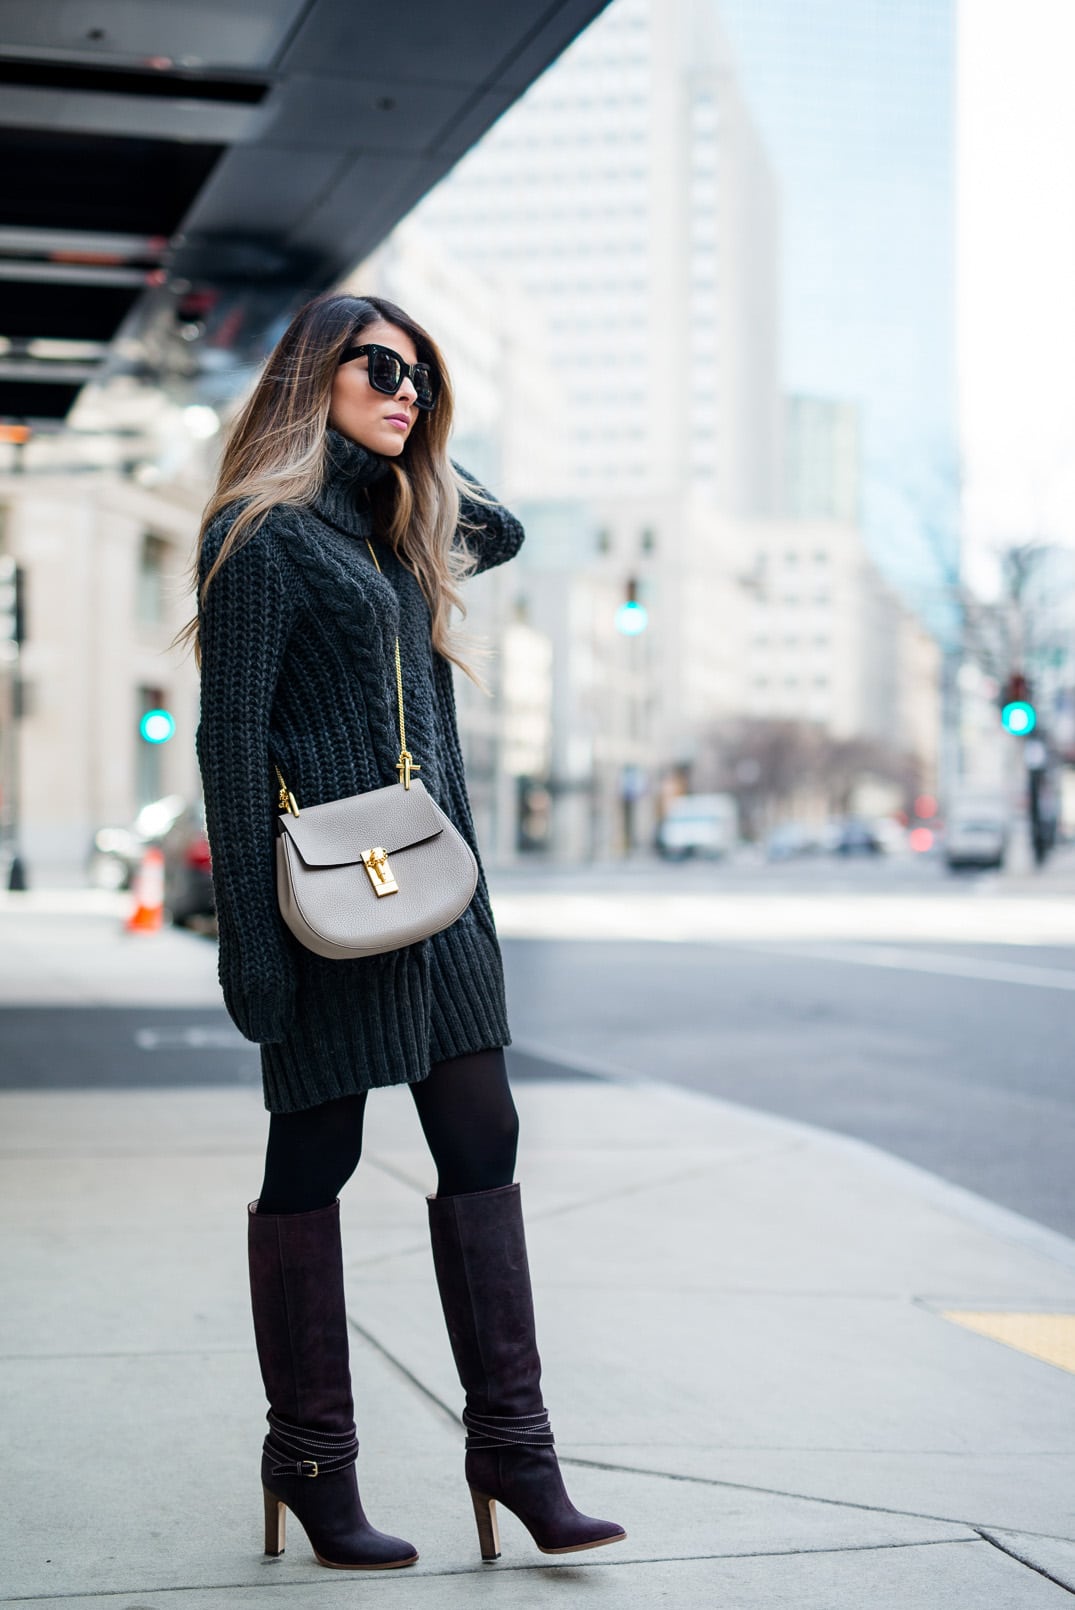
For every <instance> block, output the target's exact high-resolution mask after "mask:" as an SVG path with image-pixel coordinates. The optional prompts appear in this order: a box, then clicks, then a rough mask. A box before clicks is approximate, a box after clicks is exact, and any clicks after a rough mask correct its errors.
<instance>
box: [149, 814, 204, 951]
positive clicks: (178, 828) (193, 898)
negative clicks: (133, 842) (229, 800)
mask: <svg viewBox="0 0 1075 1610" xmlns="http://www.w3.org/2000/svg"><path fill="white" fill-rule="evenodd" d="M161 849H162V850H163V851H164V909H165V911H166V912H167V913H168V915H169V917H170V918H171V920H172V921H173V922H174V923H175V924H176V925H177V927H183V926H185V925H186V924H187V923H189V922H190V921H191V919H192V918H194V917H206V918H208V917H215V916H216V897H215V895H214V892H213V862H212V857H211V855H210V853H209V838H208V835H207V833H206V830H205V805H204V803H203V802H202V801H201V800H199V801H198V803H197V804H196V805H185V806H184V808H183V810H182V811H181V812H180V814H179V815H178V816H177V817H176V819H175V821H174V822H173V823H172V825H171V827H170V828H169V829H168V831H167V833H165V835H164V837H163V838H162V839H161Z"/></svg>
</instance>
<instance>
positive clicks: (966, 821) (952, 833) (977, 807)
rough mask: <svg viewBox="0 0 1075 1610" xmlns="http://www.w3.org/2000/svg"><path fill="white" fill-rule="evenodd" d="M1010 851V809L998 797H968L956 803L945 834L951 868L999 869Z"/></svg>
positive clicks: (945, 857) (948, 862)
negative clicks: (1008, 850) (1007, 851)
mask: <svg viewBox="0 0 1075 1610" xmlns="http://www.w3.org/2000/svg"><path fill="white" fill-rule="evenodd" d="M1007 848H1008V809H1007V806H1006V804H1005V802H1004V800H1003V799H1002V798H1000V796H999V795H995V794H981V795H966V796H962V797H958V798H956V799H955V800H953V802H952V804H951V806H950V807H949V811H948V818H947V822H946V825H945V834H944V859H945V861H946V863H947V864H948V866H950V867H954V868H958V867H972V866H977V867H1000V866H1003V864H1004V855H1005V851H1006V850H1007Z"/></svg>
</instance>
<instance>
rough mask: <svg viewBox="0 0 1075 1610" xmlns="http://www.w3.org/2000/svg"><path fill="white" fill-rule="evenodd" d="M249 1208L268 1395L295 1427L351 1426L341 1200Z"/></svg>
mask: <svg viewBox="0 0 1075 1610" xmlns="http://www.w3.org/2000/svg"><path fill="white" fill-rule="evenodd" d="M256 1209H257V1203H256V1202H253V1203H251V1204H250V1208H249V1211H248V1250H249V1261H250V1298H251V1307H252V1309H253V1315H254V1337H255V1341H256V1343H257V1350H258V1362H259V1363H260V1365H261V1374H262V1380H263V1381H264V1383H265V1395H266V1397H267V1398H268V1400H269V1403H270V1405H271V1408H272V1410H273V1413H274V1414H275V1415H276V1416H277V1417H278V1418H279V1419H281V1420H284V1421H287V1422H289V1423H290V1424H291V1425H295V1426H304V1427H308V1428H310V1429H312V1430H322V1431H328V1432H342V1431H346V1430H347V1429H348V1428H351V1427H353V1425H354V1401H353V1398H352V1395H351V1373H350V1364H349V1348H348V1335H347V1310H346V1306H345V1301H344V1287H343V1251H342V1247H341V1244H340V1204H339V1202H334V1203H333V1204H332V1206H331V1207H327V1208H318V1209H317V1210H316V1211H314V1212H312V1213H258V1212H257V1211H256Z"/></svg>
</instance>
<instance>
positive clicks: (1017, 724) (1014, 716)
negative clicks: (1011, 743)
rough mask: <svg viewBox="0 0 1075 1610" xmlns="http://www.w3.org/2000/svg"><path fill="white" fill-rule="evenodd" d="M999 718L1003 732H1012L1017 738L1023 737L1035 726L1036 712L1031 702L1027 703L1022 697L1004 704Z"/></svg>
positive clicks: (1036, 722)
mask: <svg viewBox="0 0 1075 1610" xmlns="http://www.w3.org/2000/svg"><path fill="white" fill-rule="evenodd" d="M1000 720H1001V725H1002V726H1003V728H1004V730H1005V732H1014V733H1015V735H1016V737H1017V738H1025V737H1026V735H1027V733H1030V732H1033V731H1034V728H1035V727H1036V726H1037V724H1038V713H1037V711H1036V710H1035V709H1034V706H1033V705H1032V704H1027V703H1026V701H1025V700H1024V699H1016V700H1015V701H1014V702H1013V703H1012V704H1006V705H1005V706H1004V708H1003V710H1002V711H1001V712H1000Z"/></svg>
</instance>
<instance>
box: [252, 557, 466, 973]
mask: <svg viewBox="0 0 1075 1610" xmlns="http://www.w3.org/2000/svg"><path fill="white" fill-rule="evenodd" d="M367 546H368V547H369V550H370V553H371V555H372V557H373V562H374V564H375V565H377V569H378V570H380V568H381V567H380V565H379V564H378V563H377V555H376V553H374V551H373V546H372V544H371V543H368V542H367ZM396 693H397V695H398V700H399V760H398V761H397V762H396V770H397V771H398V773H399V782H398V783H389V785H388V787H387V788H373V789H370V790H369V791H368V792H367V793H365V794H352V795H351V796H350V797H349V798H348V799H334V800H330V801H328V802H327V803H326V804H324V805H309V806H307V807H306V808H305V809H304V810H302V811H300V810H299V807H298V804H297V803H296V801H295V796H294V795H293V794H292V793H291V791H290V789H289V788H288V786H287V784H286V783H285V782H284V779H283V776H282V774H281V771H280V768H279V766H277V767H276V775H277V777H278V778H279V781H280V800H279V809H280V815H279V816H278V817H277V822H276V834H277V836H276V892H277V898H278V900H279V902H280V914H281V916H282V917H283V919H284V921H285V923H286V924H287V926H288V928H289V929H290V930H291V932H292V933H293V934H294V935H295V938H296V939H297V940H298V941H299V943H300V944H302V945H305V946H306V948H307V950H312V951H316V953H317V955H319V956H327V957H329V958H331V959H334V960H340V961H346V960H350V959H353V958H355V957H359V956H377V955H380V954H381V953H382V952H384V951H386V950H399V949H401V948H402V947H403V946H404V945H413V944H416V943H417V942H418V940H420V939H428V938H429V936H430V934H436V933H439V932H440V931H441V929H442V928H447V927H449V926H450V925H451V924H452V923H453V922H455V920H456V919H457V918H458V917H460V916H462V914H463V912H464V911H465V910H466V909H467V907H468V906H469V904H470V902H471V900H472V899H473V897H474V890H475V889H476V887H477V884H478V863H477V861H476V860H475V858H474V854H473V851H472V850H471V848H470V845H469V844H468V843H467V841H466V839H465V838H464V837H463V835H462V834H461V833H460V832H459V830H458V829H457V828H456V827H455V826H454V825H453V824H452V823H451V822H450V821H449V820H448V818H447V816H446V815H445V814H444V812H443V811H442V810H441V808H440V806H439V805H438V804H437V802H436V800H434V799H432V798H431V797H430V795H429V794H428V793H427V791H426V789H425V787H424V786H423V784H422V783H421V782H420V781H419V780H418V779H417V778H412V776H411V773H412V772H415V771H420V770H421V767H420V766H417V765H415V763H414V759H413V757H412V756H411V755H410V753H409V752H408V750H407V736H406V728H405V726H404V721H403V672H402V668H401V666H400V659H399V639H398V638H397V639H396Z"/></svg>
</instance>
